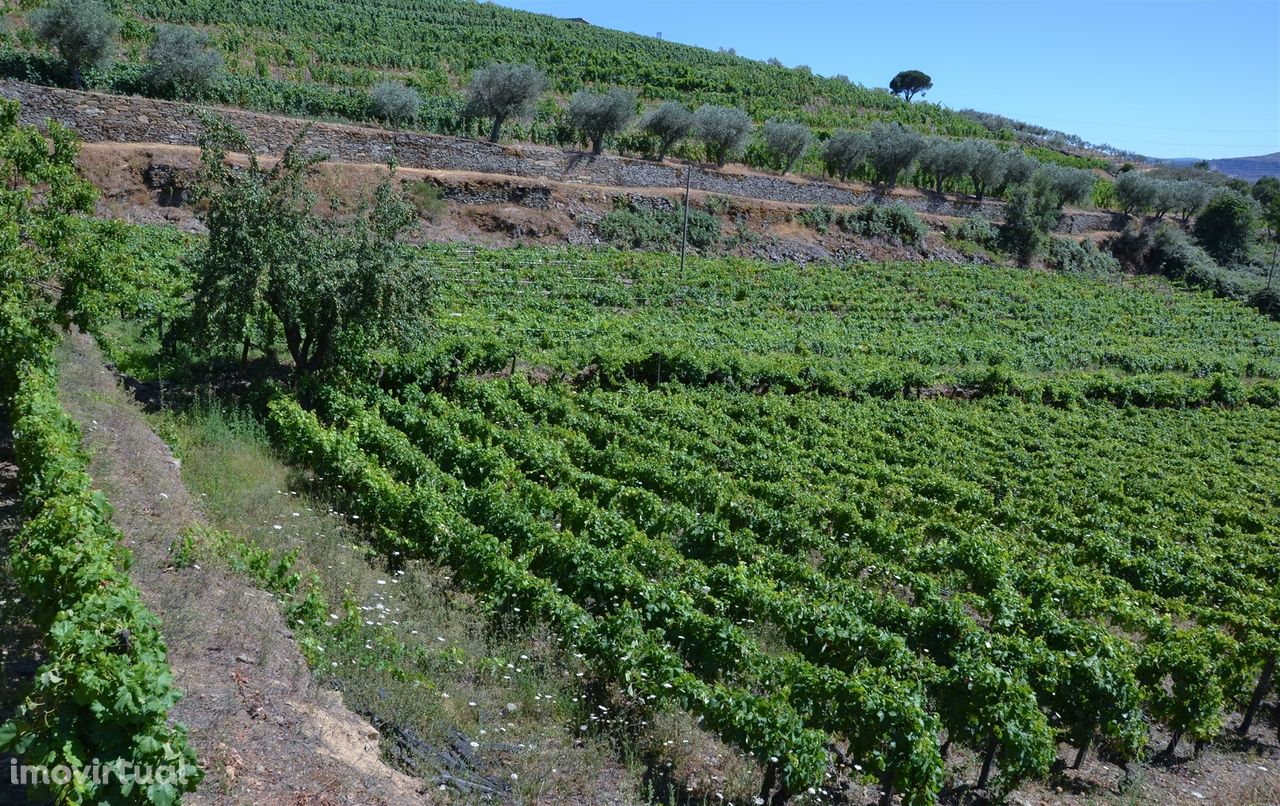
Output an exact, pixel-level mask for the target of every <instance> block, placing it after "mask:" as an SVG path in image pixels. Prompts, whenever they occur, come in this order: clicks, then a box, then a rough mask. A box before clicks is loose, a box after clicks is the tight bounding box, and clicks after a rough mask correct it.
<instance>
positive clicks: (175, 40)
mask: <svg viewBox="0 0 1280 806" xmlns="http://www.w3.org/2000/svg"><path fill="white" fill-rule="evenodd" d="M147 62H148V64H147V82H148V84H150V85H151V88H152V91H153V92H155V93H157V94H159V95H163V96H167V97H174V98H203V97H206V96H207V95H208V94H209V91H210V89H212V88H213V87H214V86H216V85H217V83H218V82H219V81H221V80H222V66H223V65H222V54H221V53H219V52H218V51H217V50H216V49H214V47H213V40H211V39H210V38H209V35H208V34H206V33H204V32H203V31H197V30H195V29H194V28H190V27H188V26H185V25H161V26H160V27H159V28H158V29H156V38H155V41H154V42H152V44H151V50H150V51H149V52H148V54H147Z"/></svg>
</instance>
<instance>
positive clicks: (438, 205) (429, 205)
mask: <svg viewBox="0 0 1280 806" xmlns="http://www.w3.org/2000/svg"><path fill="white" fill-rule="evenodd" d="M405 196H406V198H408V199H409V203H410V204H412V205H413V209H415V210H417V211H418V216H419V217H420V218H424V219H426V220H427V221H439V220H440V219H441V218H443V217H444V215H445V213H447V212H448V211H449V203H448V202H446V201H445V200H444V193H443V191H441V190H440V188H439V187H438V186H437V185H435V184H433V183H431V182H428V181H427V180H425V179H421V180H418V181H417V182H413V183H412V184H410V185H409V186H408V190H407V191H406V193H405Z"/></svg>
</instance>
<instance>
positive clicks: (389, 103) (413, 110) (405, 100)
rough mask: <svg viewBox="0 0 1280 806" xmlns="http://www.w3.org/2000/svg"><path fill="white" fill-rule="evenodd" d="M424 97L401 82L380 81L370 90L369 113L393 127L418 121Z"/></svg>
mask: <svg viewBox="0 0 1280 806" xmlns="http://www.w3.org/2000/svg"><path fill="white" fill-rule="evenodd" d="M421 107H422V96H421V95H419V94H418V91H417V90H415V89H414V88H413V87H408V86H405V85H404V84H402V83H400V82H399V81H380V82H378V83H377V84H375V85H373V89H371V90H369V112H370V113H371V114H372V115H373V116H374V117H376V118H379V119H381V120H385V121H387V122H389V123H391V124H393V125H399V124H402V123H408V122H410V121H412V120H415V119H417V117H418V110H419V109H420V108H421Z"/></svg>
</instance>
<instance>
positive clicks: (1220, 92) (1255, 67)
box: [498, 0, 1280, 158]
mask: <svg viewBox="0 0 1280 806" xmlns="http://www.w3.org/2000/svg"><path fill="white" fill-rule="evenodd" d="M498 2H499V4H501V5H506V6H511V7H515V8H521V9H525V10H528V11H536V12H539V13H545V14H553V15H556V16H560V17H584V18H586V19H587V20H588V21H590V22H592V23H594V24H596V25H601V26H605V27H608V28H616V29H619V30H624V31H634V32H636V33H641V34H646V35H649V36H652V35H654V34H656V33H658V32H659V31H660V32H662V35H663V38H665V39H668V40H672V41H676V42H684V43H688V44H692V45H700V46H702V47H707V48H712V49H715V48H719V47H733V48H735V49H736V50H737V52H738V54H739V55H741V56H747V57H750V58H756V59H766V58H769V57H771V56H774V57H777V58H779V59H781V60H782V62H783V63H784V64H786V65H788V66H794V65H798V64H807V65H809V66H810V67H812V68H813V70H814V71H815V72H817V73H820V74H822V75H831V74H834V73H844V74H846V75H848V76H849V77H850V78H851V79H853V80H854V81H856V82H858V83H861V84H865V85H868V86H873V87H883V86H887V85H888V83H889V79H890V78H891V77H892V76H893V75H894V73H896V72H898V71H899V70H904V69H918V70H923V71H924V72H926V73H928V74H929V75H930V76H932V77H933V82H934V89H933V91H931V92H930V93H929V94H928V97H927V100H930V101H935V102H937V103H941V104H944V105H946V106H949V107H952V108H954V109H963V108H965V107H972V108H974V109H981V110H983V111H988V112H998V113H1000V114H1002V115H1008V116H1009V117H1013V118H1017V119H1019V120H1025V121H1027V122H1030V123H1036V124H1040V125H1042V126H1048V127H1050V128H1054V129H1060V130H1062V131H1066V132H1071V133H1074V134H1078V135H1080V136H1082V137H1084V138H1085V139H1086V140H1089V141H1091V142H1095V143H1109V144H1111V145H1113V146H1117V147H1120V148H1125V149H1128V150H1131V151H1136V152H1138V153H1141V154H1146V155H1148V156H1153V157H1206V158H1218V157H1233V156H1246V155H1254V154H1264V153H1270V152H1273V151H1280V0H1262V1H1261V2H1259V1H1258V0H1254V1H1253V2H1231V1H1230V0H1223V1H1222V2H1205V1H1202V2H1190V0H1164V1H1163V2H1160V1H1158V0H1112V1H1111V2H1105V0H1081V1H1078V2H1054V1H1053V0H1046V1H1045V2H1038V1H1037V0H975V1H971V2H962V1H961V0H953V1H952V2H942V1H941V0H935V1H934V2H912V1H911V0H903V1H900V2H889V0H855V1H852V2H851V1H850V0H844V1H842V0H773V1H772V2H758V0H590V1H588V0H498Z"/></svg>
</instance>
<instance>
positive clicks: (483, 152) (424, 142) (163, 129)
mask: <svg viewBox="0 0 1280 806" xmlns="http://www.w3.org/2000/svg"><path fill="white" fill-rule="evenodd" d="M0 96H3V97H6V98H10V99H14V100H17V101H19V102H20V103H21V104H22V112H21V122H22V123H24V124H27V125H35V126H43V125H44V124H45V121H46V120H50V119H52V120H55V121H57V122H59V123H61V124H63V125H65V126H68V127H70V128H72V129H74V130H75V131H76V133H77V134H79V136H80V137H81V138H82V139H84V140H85V141H86V142H124V143H160V144H168V145H181V146H194V145H196V144H197V140H198V137H199V135H200V131H201V129H202V128H203V123H204V120H205V119H206V118H207V117H208V116H210V115H217V116H220V117H221V118H222V119H224V120H225V121H227V122H228V123H230V124H232V125H234V126H236V127H237V128H238V129H240V130H241V131H243V132H244V133H245V135H246V137H247V138H248V140H249V143H250V145H251V146H252V147H253V149H254V150H255V151H256V152H257V153H258V154H261V155H279V154H282V153H283V152H284V150H285V149H286V148H287V147H288V146H289V145H290V144H291V143H293V142H294V140H295V139H297V137H298V136H299V135H300V134H302V133H303V132H304V131H305V132H306V135H307V136H306V139H305V140H304V148H305V149H306V150H307V151H308V152H309V153H311V152H323V153H325V154H327V155H328V158H329V159H331V160H335V161H338V162H352V163H386V162H389V161H390V160H392V159H393V158H394V160H395V161H396V163H397V164H399V165H402V166H404V167H408V168H422V169H426V170H436V171H464V172H470V173H480V174H491V175H502V176H508V177H524V178H529V179H542V180H549V181H551V182H558V183H571V184H589V185H604V186H609V187H617V188H667V189H670V188H681V189H683V187H684V184H685V174H684V171H685V168H684V167H683V166H678V165H669V164H660V163H655V162H651V161H648V160H640V159H632V158H628V157H618V156H612V155H601V156H593V155H591V154H584V153H581V152H575V151H565V150H561V149H555V148H547V147H542V146H532V145H519V146H515V145H501V144H494V143H488V142H484V141H479V140H471V139H465V138H459V137H447V136H443V135H433V134H426V133H422V132H406V131H391V130H387V129H378V128H371V127H365V126H355V125H346V124H335V123H318V122H314V123H313V122H310V121H306V120H302V119H298V118H288V117H281V116H277V115H267V114H261V113H257V112H246V111H244V110H240V109H230V108H224V107H207V106H197V105H193V104H186V103H178V102H173V101H162V100H157V99H153V98H141V97H136V96H124V95H109V94H104V93H96V92H79V91H75V90H67V89H61V88H56V87H44V86H38V85H35V84H28V83H25V82H20V81H12V80H0ZM308 127H309V128H308ZM522 184H523V183H519V182H513V183H510V186H509V187H508V188H507V190H506V192H505V193H502V194H499V195H501V196H502V197H503V199H502V200H505V201H509V202H512V203H516V204H523V205H525V206H528V207H532V208H536V209H546V208H547V207H548V206H549V204H550V198H551V191H550V189H548V188H545V187H533V186H529V187H527V188H524V189H522V188H521V187H520V186H521V185H522ZM690 186H691V187H692V188H693V189H694V190H700V191H704V192H707V193H715V194H722V195H725V196H739V197H745V198H750V199H759V200H764V201H775V202H784V203H789V204H802V205H814V204H827V205H849V206H861V205H865V204H872V203H877V202H882V201H886V200H892V201H898V202H902V203H903V204H906V205H908V206H910V207H912V208H913V209H915V210H917V211H918V212H921V213H929V214H932V215H940V216H971V215H977V216H982V217H984V218H988V219H993V220H998V219H999V218H1000V217H1001V209H1002V205H1001V204H1000V203H999V202H992V201H987V202H984V203H982V204H978V203H977V202H975V201H973V200H967V199H955V198H950V197H946V196H943V195H940V194H934V193H922V194H916V193H896V194H891V195H890V196H886V195H885V194H883V193H878V192H872V191H866V190H861V189H858V190H855V189H853V188H850V187H848V186H843V185H839V184H836V183H832V182H823V181H815V180H805V179H799V178H789V177H779V176H768V175H762V174H754V173H752V174H738V173H730V172H726V171H717V170H711V169H707V168H697V169H695V170H694V173H693V176H692V178H691V180H690ZM448 196H452V197H453V198H452V199H451V200H453V201H456V202H459V203H472V204H475V203H487V202H491V201H496V200H498V199H497V198H495V195H494V193H493V190H492V189H486V190H485V191H484V192H481V191H479V189H478V188H476V189H473V191H472V192H466V191H463V192H459V191H456V190H455V191H453V192H452V193H450V194H447V197H448ZM1123 223H1124V218H1123V216H1119V215H1114V214H1111V213H1077V214H1073V215H1068V216H1064V217H1063V220H1062V222H1061V224H1060V225H1059V227H1058V229H1059V231H1060V232H1072V233H1074V232H1084V231H1087V230H1108V229H1110V230H1118V229H1121V228H1122V227H1123Z"/></svg>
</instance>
